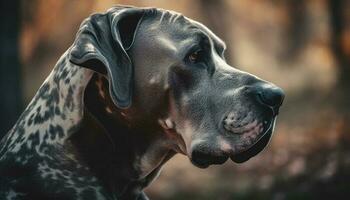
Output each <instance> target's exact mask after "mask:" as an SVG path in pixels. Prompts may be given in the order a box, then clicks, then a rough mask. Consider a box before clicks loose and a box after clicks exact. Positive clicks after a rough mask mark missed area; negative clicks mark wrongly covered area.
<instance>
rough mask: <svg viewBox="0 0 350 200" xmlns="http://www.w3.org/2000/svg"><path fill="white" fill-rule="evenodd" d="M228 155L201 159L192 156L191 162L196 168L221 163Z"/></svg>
mask: <svg viewBox="0 0 350 200" xmlns="http://www.w3.org/2000/svg"><path fill="white" fill-rule="evenodd" d="M228 158H229V156H220V157H213V158H212V159H206V160H204V159H203V160H201V159H198V158H192V159H190V160H191V163H192V164H193V165H194V166H196V167H198V168H202V169H205V168H208V167H209V166H210V165H221V164H224V163H225V162H226V161H227V160H228Z"/></svg>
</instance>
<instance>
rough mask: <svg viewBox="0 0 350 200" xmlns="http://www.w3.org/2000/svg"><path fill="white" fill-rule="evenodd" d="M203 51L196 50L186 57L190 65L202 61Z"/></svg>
mask: <svg viewBox="0 0 350 200" xmlns="http://www.w3.org/2000/svg"><path fill="white" fill-rule="evenodd" d="M203 54H204V51H203V50H196V51H194V52H192V53H190V54H189V55H188V60H189V61H190V62H191V63H198V62H200V61H201V60H202V59H203Z"/></svg>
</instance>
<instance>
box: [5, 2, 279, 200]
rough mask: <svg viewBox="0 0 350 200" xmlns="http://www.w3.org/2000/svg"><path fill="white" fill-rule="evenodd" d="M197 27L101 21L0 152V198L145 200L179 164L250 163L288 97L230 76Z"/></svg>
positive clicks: (127, 15)
mask: <svg viewBox="0 0 350 200" xmlns="http://www.w3.org/2000/svg"><path fill="white" fill-rule="evenodd" d="M225 48H226V47H225V43H224V42H223V41H222V40H221V39H219V38H218V37H217V36H216V35H215V34H214V33H213V32H211V31H210V30H209V29H208V28H206V27H205V26H204V25H202V24H201V23H199V22H196V21H194V20H191V19H189V18H186V17H184V16H183V15H181V14H179V13H176V12H173V11H167V10H162V9H157V8H136V7H127V6H117V7H114V8H111V9H109V10H108V11H107V12H106V13H103V14H93V15H91V16H90V17H89V18H87V19H86V20H85V21H84V22H83V23H82V24H81V26H80V29H79V31H78V33H77V35H76V38H75V41H74V43H73V45H72V46H71V47H70V48H69V49H68V50H67V51H66V52H65V53H64V54H63V56H62V57H61V58H60V59H59V61H58V62H57V64H56V66H55V68H54V69H53V71H52V72H51V74H50V75H49V76H48V77H47V79H46V80H45V82H44V83H43V84H42V86H41V87H40V89H39V90H38V92H37V93H36V95H35V96H34V98H33V100H32V101H31V102H30V104H29V105H28V107H27V108H26V109H25V111H24V112H23V114H22V115H21V116H20V118H19V120H18V121H17V123H16V124H15V125H14V127H13V128H12V129H11V130H10V131H9V132H8V134H7V135H6V136H5V137H4V138H3V139H2V140H1V143H0V199H21V200H22V199H25V200H27V199H62V200H63V199H64V200H70V199H82V200H83V199H84V200H85V199H147V197H146V195H145V194H144V193H143V188H145V187H146V186H148V185H149V184H150V183H151V181H152V180H153V179H155V178H156V177H157V175H158V174H159V172H160V170H161V168H162V165H163V164H164V163H165V162H166V161H167V160H169V159H170V158H171V157H172V156H173V155H174V154H176V153H181V154H184V155H186V156H187V157H188V158H189V160H190V161H191V162H192V163H193V164H194V165H195V166H198V167H200V168H206V167H208V166H209V165H212V164H222V163H224V162H225V161H226V160H227V159H228V158H230V159H231V160H233V161H234V162H237V163H241V162H244V161H247V160H248V159H249V158H251V157H253V156H255V155H256V154H258V153H259V152H260V151H261V150H262V149H263V148H264V147H265V146H266V145H267V143H268V142H269V140H270V137H271V135H272V132H273V127H274V123H275V119H276V116H277V114H278V110H279V107H280V106H281V104H282V101H283V98H284V94H283V91H282V90H281V89H280V88H278V87H277V86H275V85H273V84H272V83H269V82H267V81H264V80H262V79H259V78H258V77H256V76H254V75H251V74H249V73H247V72H243V71H240V70H238V69H235V68H234V67H232V66H230V65H228V64H227V63H226V61H225V58H224V52H225Z"/></svg>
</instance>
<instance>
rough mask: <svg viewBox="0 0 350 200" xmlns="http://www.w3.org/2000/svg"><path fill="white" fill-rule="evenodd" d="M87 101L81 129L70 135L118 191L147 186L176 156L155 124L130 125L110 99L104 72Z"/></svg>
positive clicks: (97, 77) (79, 150)
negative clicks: (163, 166)
mask: <svg viewBox="0 0 350 200" xmlns="http://www.w3.org/2000/svg"><path fill="white" fill-rule="evenodd" d="M84 102H85V114H84V119H83V122H82V126H81V127H82V128H81V129H80V130H79V131H78V132H77V133H76V134H75V135H74V136H72V137H71V141H72V144H73V145H74V147H75V148H76V151H77V153H78V154H79V156H80V158H82V159H83V160H84V162H86V163H87V164H88V166H89V167H90V168H91V170H93V171H94V173H95V174H97V176H98V177H99V178H101V179H102V180H103V182H105V183H106V184H107V185H108V187H112V188H113V189H114V190H117V191H115V192H116V193H118V194H122V193H123V192H124V193H130V191H127V190H138V189H142V188H143V187H145V186H147V185H148V183H149V182H150V181H151V180H153V179H154V178H155V177H156V176H157V174H158V172H159V170H160V168H161V166H162V165H163V164H164V163H165V162H166V161H167V160H168V159H169V158H171V157H172V156H173V155H174V152H173V151H172V150H170V148H169V144H168V142H169V141H168V139H167V138H166V136H165V135H164V134H162V133H161V132H160V130H159V129H157V128H155V127H156V126H152V125H150V126H146V125H145V124H143V125H142V129H140V128H138V127H135V126H132V125H130V123H128V119H127V118H128V116H127V114H125V113H124V112H125V111H122V110H119V109H118V108H116V106H114V104H113V102H112V100H111V99H110V96H109V93H108V82H107V80H106V79H105V78H104V77H103V76H102V75H98V74H95V75H94V76H93V78H92V79H91V81H90V83H89V84H88V86H87V87H86V90H85V100H84ZM135 192H137V191H135Z"/></svg>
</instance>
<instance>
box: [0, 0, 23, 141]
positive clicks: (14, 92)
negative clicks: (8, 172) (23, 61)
mask: <svg viewBox="0 0 350 200" xmlns="http://www.w3.org/2000/svg"><path fill="white" fill-rule="evenodd" d="M19 11H20V1H19V0H11V1H0V24H1V31H0V93H1V95H0V137H2V136H3V135H4V134H5V133H6V132H7V131H8V130H9V129H10V128H11V126H12V125H13V124H14V123H15V121H16V119H17V118H18V117H19V114H20V112H21V110H22V109H21V108H22V95H21V94H22V92H21V87H20V63H19V56H18V52H19V47H18V35H19V26H20V14H19V13H20V12H19Z"/></svg>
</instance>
